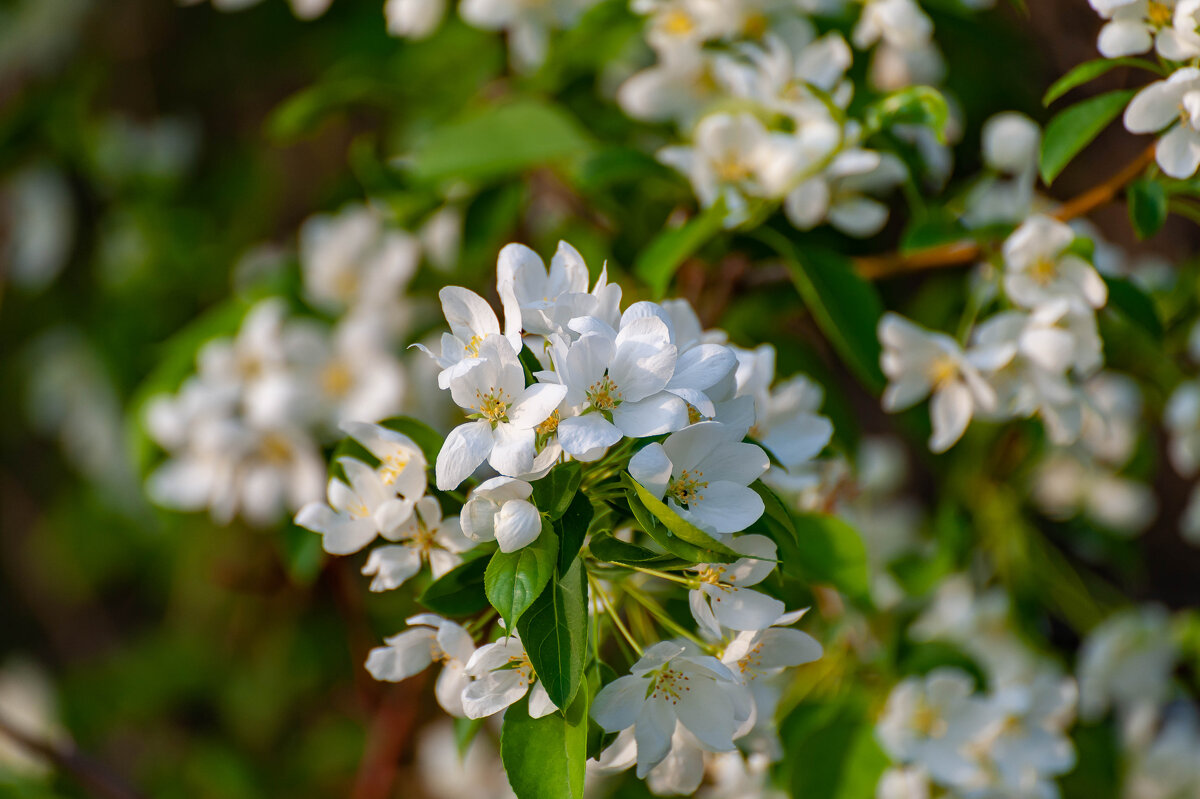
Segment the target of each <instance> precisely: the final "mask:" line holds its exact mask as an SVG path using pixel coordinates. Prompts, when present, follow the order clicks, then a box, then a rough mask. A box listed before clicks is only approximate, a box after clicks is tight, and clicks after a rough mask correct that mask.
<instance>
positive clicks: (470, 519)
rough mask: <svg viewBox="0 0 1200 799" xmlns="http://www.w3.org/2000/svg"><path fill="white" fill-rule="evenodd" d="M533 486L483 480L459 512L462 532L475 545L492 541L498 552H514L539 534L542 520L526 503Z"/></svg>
mask: <svg viewBox="0 0 1200 799" xmlns="http://www.w3.org/2000/svg"><path fill="white" fill-rule="evenodd" d="M532 494H533V486H531V485H530V484H529V483H527V482H525V481H524V480H514V479H513V478H511V477H493V478H492V479H491V480H485V481H484V482H482V483H480V484H479V486H478V487H477V488H476V489H475V490H474V491H472V492H471V496H470V497H468V498H467V503H466V504H465V505H463V509H462V516H461V518H462V531H463V533H464V534H465V535H466V536H467V537H468V538H470V539H472V540H475V541H495V542H496V543H498V544H499V545H500V551H501V552H516V551H517V550H518V549H520V548H521V547H524V546H528V545H529V544H532V543H533V542H534V541H535V540H537V537H538V536H539V535H540V534H541V532H542V517H541V514H539V513H538V509H537V508H536V507H534V505H533V503H532V502H530V501H529V497H530V496H532Z"/></svg>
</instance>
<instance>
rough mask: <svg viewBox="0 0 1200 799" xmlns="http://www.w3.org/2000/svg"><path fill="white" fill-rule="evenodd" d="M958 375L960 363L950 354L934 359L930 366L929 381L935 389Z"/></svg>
mask: <svg viewBox="0 0 1200 799" xmlns="http://www.w3.org/2000/svg"><path fill="white" fill-rule="evenodd" d="M956 377H958V363H957V362H955V360H954V359H953V358H951V357H950V356H948V355H943V356H941V357H939V358H937V359H935V360H934V362H933V363H932V364H930V366H929V382H931V383H933V387H934V389H939V388H941V387H942V386H944V385H946V384H947V383H949V382H950V381H952V380H953V379H954V378H956Z"/></svg>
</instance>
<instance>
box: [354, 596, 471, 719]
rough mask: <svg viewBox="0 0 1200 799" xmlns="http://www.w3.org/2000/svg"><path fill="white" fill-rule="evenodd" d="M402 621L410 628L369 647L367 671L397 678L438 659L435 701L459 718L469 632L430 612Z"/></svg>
mask: <svg viewBox="0 0 1200 799" xmlns="http://www.w3.org/2000/svg"><path fill="white" fill-rule="evenodd" d="M405 624H407V625H408V626H409V627H411V628H412V629H409V630H405V631H404V632H402V633H398V634H396V635H393V636H392V637H390V638H385V639H384V643H385V644H386V646H380V647H376V648H374V649H372V650H371V652H370V654H368V655H367V664H366V668H367V671H368V672H370V674H371V676H372V677H374V678H375V679H377V680H384V681H387V682H400V681H401V680H407V679H408V678H409V677H412V676H413V675H415V674H419V673H421V672H422V671H424V670H425V669H427V668H429V667H430V666H431V665H433V664H434V663H441V664H443V665H442V671H441V673H440V674H439V675H438V679H437V685H436V686H435V688H434V692H435V694H436V696H437V700H438V704H439V705H441V706H442V709H443V710H445V711H446V712H447V713H449V714H450V715H452V716H458V717H459V718H462V717H463V716H464V715H465V712H464V710H463V704H462V694H463V690H464V689H466V687H467V684H468V682H469V678H468V676H467V663H468V661H470V660H471V657H472V656H473V655H474V654H475V642H474V641H473V640H471V634H470V633H468V632H467V631H466V630H464V629H463V628H462V627H460V626H459V625H457V624H455V623H454V622H452V621H447V620H446V619H443V618H441V617H439V616H435V615H433V614H432V613H422V614H419V615H417V616H413V617H411V618H409V619H407V620H406V621H405Z"/></svg>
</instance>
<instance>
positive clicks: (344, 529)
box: [296, 458, 415, 555]
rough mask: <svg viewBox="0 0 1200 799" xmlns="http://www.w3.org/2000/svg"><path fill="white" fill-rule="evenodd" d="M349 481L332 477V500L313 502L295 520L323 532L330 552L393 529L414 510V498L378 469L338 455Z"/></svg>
mask: <svg viewBox="0 0 1200 799" xmlns="http://www.w3.org/2000/svg"><path fill="white" fill-rule="evenodd" d="M338 462H339V463H341V465H342V469H343V470H344V471H345V472H346V477H347V478H348V479H349V480H350V483H349V485H347V484H346V483H344V482H342V481H341V480H339V479H338V478H336V477H334V478H331V479H330V480H329V488H328V493H329V504H328V505H327V504H325V503H324V502H310V503H308V504H307V505H305V506H304V507H303V508H301V509H300V512H299V513H297V514H296V524H298V525H300V526H301V527H306V528H308V529H309V530H312V531H314V532H318V533H320V534H321V535H322V536H324V538H323V539H322V541H321V545H322V546H323V547H324V548H325V551H326V552H328V553H330V554H331V555H349V554H351V553H353V552H357V551H358V550H360V549H362V548H363V547H365V546H366V545H367V544H369V543H371V541H373V540H374V539H375V536H377V535H380V534H385V535H386V534H389V533H392V532H393V531H394V530H396V528H398V527H399V526H400V525H401V524H402V523H404V522H405V521H406V520H407V519H408V517H409V516H410V515H411V514H412V511H413V505H414V504H415V503H414V502H413V501H412V500H411V499H405V498H402V497H398V496H396V492H395V491H394V490H392V489H391V488H389V487H388V486H387V485H386V484H385V483H384V481H383V479H382V477H381V476H380V474H379V472H377V471H376V470H374V469H372V468H371V467H370V466H368V465H367V464H365V463H363V462H362V461H359V460H355V459H354V458H339V459H338Z"/></svg>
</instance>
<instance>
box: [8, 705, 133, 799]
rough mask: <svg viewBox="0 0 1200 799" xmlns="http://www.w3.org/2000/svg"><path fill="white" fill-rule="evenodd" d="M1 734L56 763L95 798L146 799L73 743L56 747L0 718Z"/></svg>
mask: <svg viewBox="0 0 1200 799" xmlns="http://www.w3.org/2000/svg"><path fill="white" fill-rule="evenodd" d="M0 735H3V736H6V737H8V738H11V739H12V740H13V741H15V742H16V743H17V745H18V746H20V747H21V748H22V749H24V750H26V751H27V752H29V753H30V754H32V755H36V756H38V757H40V758H42V759H43V760H47V761H49V762H50V763H52V764H54V766H55V767H56V768H58V769H59V770H60V771H63V772H65V773H67V774H70V775H71V776H72V777H74V778H75V780H76V782H78V783H79V784H80V785H82V786H83V787H84V788H86V789H87V791H88V792H89V793H91V794H92V795H93V796H97V797H100V798H101V799H144V798H143V796H142V794H140V793H139V792H138V791H136V790H135V789H134V788H132V787H130V786H129V785H126V784H125V783H124V782H122V781H121V779H120V778H118V777H117V775H116V774H113V773H112V772H111V771H109V770H108V769H107V768H105V767H104V766H102V765H100V764H99V763H97V762H96V761H94V760H92V759H91V758H90V757H88V756H87V755H84V754H83V753H82V752H80V751H79V750H78V749H76V748H75V746H74V745H73V744H69V743H67V744H55V743H51V742H49V741H44V740H42V739H40V738H35V737H34V736H32V735H29V734H27V733H25V732H23V731H22V730H19V729H17V727H15V726H14V725H13V724H12V723H11V722H10V721H8V720H7V719H5V718H4V717H3V716H0Z"/></svg>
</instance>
